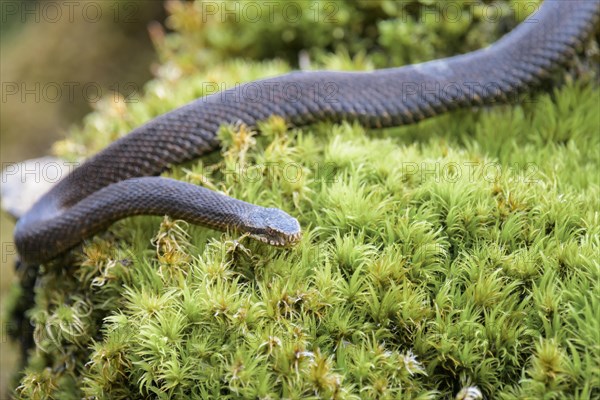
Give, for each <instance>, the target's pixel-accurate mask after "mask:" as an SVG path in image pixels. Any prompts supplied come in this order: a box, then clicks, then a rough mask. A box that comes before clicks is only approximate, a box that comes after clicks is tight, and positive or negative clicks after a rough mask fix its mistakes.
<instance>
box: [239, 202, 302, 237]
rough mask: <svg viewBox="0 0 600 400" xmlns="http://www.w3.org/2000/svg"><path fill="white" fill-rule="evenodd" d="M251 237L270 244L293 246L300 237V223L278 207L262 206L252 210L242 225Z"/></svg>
mask: <svg viewBox="0 0 600 400" xmlns="http://www.w3.org/2000/svg"><path fill="white" fill-rule="evenodd" d="M244 230H245V231H247V232H248V234H249V235H250V237H251V238H253V239H255V240H258V241H261V242H263V243H267V244H270V245H271V246H278V247H287V246H293V245H295V244H296V243H298V242H299V241H300V239H301V238H302V231H301V229H300V224H299V223H298V221H297V220H296V218H294V217H291V216H290V215H288V214H287V213H285V212H284V211H281V210H280V209H278V208H263V209H261V210H258V211H256V212H253V213H252V214H251V215H250V216H249V218H248V224H247V226H246V227H244Z"/></svg>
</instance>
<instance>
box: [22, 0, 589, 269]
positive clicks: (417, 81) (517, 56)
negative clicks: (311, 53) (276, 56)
mask: <svg viewBox="0 0 600 400" xmlns="http://www.w3.org/2000/svg"><path fill="white" fill-rule="evenodd" d="M599 14H600V1H599V0H581V1H572V0H546V1H545V2H544V4H543V6H542V7H541V8H540V9H539V10H538V11H537V12H536V13H535V14H534V15H533V16H532V17H530V18H529V19H528V20H527V21H525V22H524V23H522V24H521V25H520V26H519V27H517V28H516V29H515V30H513V31H512V32H510V33H508V34H507V35H505V36H504V37H503V38H502V39H500V40H499V41H498V42H496V43H494V44H493V45H492V46H490V47H488V48H486V49H482V50H478V51H475V52H471V53H468V54H464V55H459V56H454V57H450V58H445V59H440V60H435V61H431V62H427V63H423V64H418V65H409V66H405V67H400V68H392V69H382V70H377V71H374V72H356V73H351V72H328V71H316V72H295V73H289V74H286V75H283V76H279V77H275V78H271V79H265V80H261V81H257V82H253V83H250V84H246V85H242V86H239V87H236V88H234V89H230V90H228V91H225V92H222V93H217V94H215V95H211V96H208V97H205V98H202V99H199V100H196V101H194V102H192V103H190V104H188V105H185V106H183V107H181V108H179V109H176V110H174V111H171V112H169V113H167V114H164V115H162V116H159V117H157V118H155V119H153V120H152V121H150V122H148V123H146V124H145V125H143V126H141V127H139V128H137V129H135V130H134V131H132V132H131V133H129V134H128V135H127V136H125V137H123V138H121V139H119V140H117V141H115V142H114V143H112V144H111V145H110V146H108V147H107V148H106V149H104V150H103V151H101V152H100V153H98V154H97V155H95V156H94V157H92V158H90V159H89V160H88V161H87V162H85V163H84V164H82V165H81V166H80V167H79V168H77V169H76V170H75V171H73V172H72V173H71V174H70V175H69V176H68V177H67V179H65V180H63V181H61V182H60V183H58V184H57V185H56V186H55V187H54V188H53V189H52V190H50V191H49V192H48V193H46V194H45V195H44V196H43V197H42V198H41V199H40V200H39V201H38V202H37V203H36V204H35V205H34V206H33V207H32V208H31V209H30V210H29V211H28V212H27V213H26V214H25V215H24V216H23V217H21V218H20V219H19V220H18V222H17V226H16V228H15V235H14V236H15V243H16V246H17V249H18V251H19V254H20V256H21V258H22V259H23V260H24V261H26V262H29V263H41V262H46V261H49V260H51V259H52V258H54V257H56V256H57V255H60V254H61V253H63V252H65V251H66V250H68V249H70V248H72V247H73V246H75V245H77V244H78V243H80V242H81V241H82V240H83V239H85V238H88V237H90V236H92V235H93V234H95V233H97V232H99V231H101V230H103V229H105V228H107V227H108V226H109V225H110V224H112V223H113V222H115V221H117V220H119V219H122V218H124V217H127V216H132V215H139V214H152V215H165V214H167V215H170V216H172V217H173V218H178V219H185V220H187V221H189V222H192V223H195V224H201V225H206V226H208V227H212V228H215V229H221V230H226V229H230V228H232V229H237V230H239V231H241V232H246V233H248V234H250V236H252V237H254V238H255V239H258V240H261V241H264V242H266V243H269V244H272V245H280V246H284V245H288V244H290V243H294V242H296V241H297V240H298V239H299V238H300V226H299V224H298V222H297V221H296V220H295V219H294V218H292V217H290V216H289V215H288V214H286V213H285V212H283V211H281V210H278V209H269V208H263V207H260V206H256V205H252V204H248V203H245V202H242V201H239V200H235V199H232V198H229V197H227V196H224V195H221V194H218V193H215V192H212V191H210V190H207V189H204V188H201V187H197V186H194V185H191V184H187V183H184V182H179V181H175V180H171V179H167V178H161V177H156V176H155V175H158V174H160V173H161V172H162V171H164V170H165V169H166V168H168V167H170V166H172V165H174V164H178V163H181V162H183V161H186V160H190V159H193V158H196V157H199V156H201V155H203V154H206V153H208V152H211V151H213V150H215V149H217V148H218V147H219V141H218V140H217V138H216V132H217V130H218V128H219V126H220V125H221V124H226V123H237V122H239V121H241V122H243V123H245V124H247V125H249V126H251V127H252V126H256V123H257V122H259V121H261V120H265V119H267V118H268V117H269V116H271V115H279V116H281V117H283V118H284V119H285V120H286V121H287V122H288V123H290V124H293V125H296V126H299V125H306V124H310V123H314V122H316V121H321V120H331V121H341V120H358V121H359V122H360V123H362V124H364V125H365V126H367V127H389V126H396V125H402V124H409V123H414V122H417V121H419V120H422V119H424V118H429V117H432V116H434V115H438V114H440V113H443V112H446V111H449V110H453V109H457V108H460V107H466V106H472V105H481V104H491V103H493V102H499V101H503V100H505V99H506V97H507V96H508V95H510V94H512V93H517V92H522V91H524V90H527V89H529V88H530V87H532V86H533V85H534V84H536V83H537V82H538V81H539V80H540V79H542V78H544V77H546V76H547V75H548V73H549V72H551V71H552V70H553V69H555V68H556V67H558V66H561V65H563V64H564V63H565V62H566V61H567V60H568V59H569V58H570V57H572V56H573V55H574V49H575V48H576V47H577V46H578V45H579V44H580V43H581V41H582V40H584V39H585V38H586V36H588V35H589V33H590V31H591V30H592V29H593V28H594V26H595V24H596V22H597V19H598V16H599ZM290 86H293V87H294V90H296V91H297V96H293V98H292V97H290V96H289V93H286V90H287V88H289V87H290ZM332 88H333V91H332V90H331V89H332ZM249 93H251V94H249ZM257 93H259V94H260V95H259V96H257V95H256V94H257ZM265 94H268V95H265Z"/></svg>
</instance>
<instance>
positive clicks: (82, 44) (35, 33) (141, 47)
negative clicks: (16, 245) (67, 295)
mask: <svg viewBox="0 0 600 400" xmlns="http://www.w3.org/2000/svg"><path fill="white" fill-rule="evenodd" d="M0 13H1V24H0V33H1V39H0V50H1V56H0V71H1V82H2V90H1V93H2V102H1V103H0V104H1V107H0V157H1V162H2V166H3V167H4V166H6V165H7V164H8V163H11V162H15V161H21V160H24V159H28V158H33V157H39V156H43V155H47V154H49V153H50V150H49V149H50V147H51V145H52V143H53V142H54V141H55V140H57V139H59V138H61V137H63V136H64V135H65V134H66V132H67V130H68V128H69V127H70V126H72V125H74V124H77V123H78V122H79V121H81V119H82V117H83V116H84V115H86V114H88V113H89V112H90V111H92V109H93V107H94V105H95V104H96V103H97V101H98V100H99V99H100V98H102V97H104V96H113V95H114V93H115V92H119V93H120V94H121V95H122V96H139V91H140V90H141V88H142V86H143V84H144V83H145V82H146V81H147V80H148V79H150V78H151V77H152V73H151V69H152V65H153V63H154V62H155V61H156V53H155V51H154V49H153V46H152V42H151V40H150V36H149V35H148V24H149V23H150V22H151V21H158V22H162V21H163V20H164V19H165V16H166V12H165V7H164V3H163V2H162V1H154V0H152V1H137V0H135V1H130V0H127V1H108V0H102V1H83V2H82V1H72V2H45V1H34V0H22V1H12V0H2V1H1V2H0ZM0 218H1V219H0V224H1V226H0V228H1V229H0V236H1V237H0V240H1V242H2V246H3V248H2V254H3V256H2V265H1V266H0V308H1V311H0V312H2V313H4V312H6V307H5V304H4V303H5V301H4V300H5V294H6V293H7V291H8V290H9V288H10V286H11V285H14V284H15V280H14V275H13V263H14V260H13V257H12V253H14V251H12V247H10V246H11V245H10V242H11V241H12V229H13V226H14V224H13V221H12V220H11V219H10V218H9V217H8V216H6V215H5V214H3V213H0ZM2 321H5V319H4V318H2ZM6 336H7V335H6V327H5V326H4V325H3V327H2V341H1V343H0V354H1V363H0V367H1V371H0V393H1V395H0V397H1V398H4V393H6V390H5V388H6V385H7V381H8V379H9V377H10V373H11V372H12V370H13V368H12V366H13V365H14V362H15V361H16V358H17V357H16V356H17V354H18V352H17V349H15V348H14V347H16V345H15V344H14V343H9V342H8V341H7V337H6Z"/></svg>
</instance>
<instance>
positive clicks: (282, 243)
mask: <svg viewBox="0 0 600 400" xmlns="http://www.w3.org/2000/svg"><path fill="white" fill-rule="evenodd" d="M250 237H251V238H252V239H255V240H258V241H259V242H262V243H266V244H268V245H271V246H275V247H292V246H295V245H296V244H298V242H300V240H301V239H302V232H298V233H294V234H291V235H285V236H279V237H272V236H271V237H269V236H264V235H260V234H252V235H250Z"/></svg>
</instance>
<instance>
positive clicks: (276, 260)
mask: <svg viewBox="0 0 600 400" xmlns="http://www.w3.org/2000/svg"><path fill="white" fill-rule="evenodd" d="M380 4H381V7H391V6H392V5H393V3H391V2H380ZM181 7H183V6H181ZM174 18H186V17H185V16H184V15H183V14H181V13H179V12H176V14H175V16H174ZM190 29H191V28H190ZM194 29H195V28H194ZM179 35H181V36H179V37H178V36H174V39H173V40H181V41H183V40H187V39H189V37H190V35H189V34H186V32H185V31H183V28H180V33H179ZM344 57H345V56H344V55H342V56H340V57H338V60H341V61H340V62H342V61H343V60H344ZM335 58H336V57H332V60H333V59H335ZM179 62H180V61H177V63H179ZM165 65H166V64H165ZM165 68H166V67H165ZM288 69H289V67H288V66H287V65H286V64H284V63H279V62H250V61H247V62H243V63H242V62H238V61H234V62H228V63H223V64H217V65H215V66H213V67H211V68H207V69H204V70H203V72H202V73H200V74H198V73H194V75H187V74H185V73H184V75H183V76H180V77H178V78H177V79H173V78H169V77H167V76H161V77H159V78H157V79H156V80H155V81H153V82H152V83H151V84H149V85H148V87H147V91H146V95H145V97H144V99H143V101H142V102H140V103H137V104H131V105H127V106H126V107H124V108H123V107H121V106H122V104H117V105H115V104H114V103H113V104H111V103H103V104H102V105H101V107H100V109H99V110H98V111H97V112H96V113H94V114H92V115H90V116H89V117H88V118H87V119H86V121H85V122H84V125H83V126H82V127H81V128H80V129H79V130H77V131H74V132H73V133H72V135H71V136H70V138H69V139H68V140H66V141H64V142H62V143H60V144H58V145H57V147H56V150H57V152H58V153H60V154H61V155H63V156H66V157H69V158H79V157H82V156H85V155H88V154H91V153H93V152H95V151H97V150H98V149H99V148H101V147H103V146H104V145H106V143H108V142H110V141H111V140H113V139H114V138H115V135H117V136H118V135H121V134H124V133H126V132H127V131H129V130H130V129H131V128H133V127H134V126H137V125H139V124H141V123H142V122H144V121H145V120H148V119H150V118H152V117H153V116H155V115H157V114H160V113H162V112H165V111H167V110H169V109H172V108H175V107H177V106H178V105H180V104H183V103H185V102H187V101H188V100H190V99H192V98H195V97H198V96H201V95H203V94H205V93H206V85H205V83H206V82H213V81H214V82H221V81H225V82H229V83H235V82H236V81H238V80H240V81H248V80H253V79H256V78H259V77H262V76H270V75H275V74H278V73H282V72H285V71H287V70H288ZM599 100H600V91H598V89H597V88H595V87H593V85H585V84H569V85H566V86H564V87H563V88H561V89H558V90H555V91H554V92H552V93H550V94H542V95H540V96H539V97H536V98H535V99H534V100H533V101H531V102H529V103H526V104H524V105H520V106H501V107H495V108H492V109H485V110H480V111H478V112H475V113H474V112H472V110H468V111H462V112H457V113H453V114H451V115H446V116H442V117H439V118H435V119H432V120H429V121H425V122H424V123H421V124H418V125H415V126H407V127H401V128H395V129H389V130H383V131H370V132H366V131H365V129H363V128H361V127H360V126H358V125H351V124H348V123H342V124H339V125H333V124H328V123H322V124H318V125H316V126H313V127H309V128H304V129H290V130H287V129H286V127H285V125H284V124H283V123H282V121H281V119H279V118H276V117H275V118H271V119H270V120H269V121H266V122H265V123H263V124H261V126H260V128H261V129H260V130H261V135H256V136H255V135H253V134H252V132H250V131H249V130H248V129H246V128H245V127H237V128H233V127H223V128H222V129H221V131H220V133H219V135H220V138H221V139H222V141H223V143H224V148H223V149H222V151H221V153H220V155H218V156H212V157H206V158H203V159H201V160H198V161H196V162H192V163H189V164H188V165H185V166H179V167H177V168H175V169H174V170H173V171H171V172H169V175H170V176H174V177H176V178H178V179H181V180H184V181H187V182H191V183H195V184H202V185H204V186H207V187H210V188H215V189H218V190H222V191H224V192H226V193H228V194H229V195H231V196H233V197H237V198H240V199H243V200H246V201H249V202H255V203H258V204H261V205H264V206H276V207H280V208H282V209H284V210H286V211H288V212H289V213H290V214H292V215H294V216H296V217H297V218H298V219H299V220H300V222H301V224H302V226H303V229H304V238H303V240H302V242H301V243H300V244H299V245H298V246H297V247H295V248H293V249H287V250H280V249H274V248H271V247H269V246H266V245H263V244H260V243H256V242H253V241H250V240H246V239H240V238H239V237H237V236H236V235H235V234H232V233H219V232H214V231H210V230H207V229H204V228H201V227H196V226H191V225H188V224H187V223H185V222H183V221H172V220H170V219H168V218H164V219H161V218H146V217H144V218H132V219H128V220H124V221H121V222H119V223H117V224H115V225H114V226H113V227H112V228H111V229H110V230H109V232H107V233H105V234H103V235H99V236H98V237H96V238H94V239H92V240H89V241H87V242H86V243H85V245H84V247H83V251H78V252H75V255H76V257H77V259H78V262H76V263H75V265H74V266H72V267H67V266H66V265H63V264H61V263H60V262H56V263H54V264H53V265H47V266H45V268H44V271H45V274H44V275H43V277H42V278H41V282H40V285H39V286H38V289H37V293H36V306H35V309H34V310H33V311H32V316H33V321H34V323H35V324H36V340H37V344H38V348H37V349H36V351H35V354H34V355H33V357H32V358H31V359H30V362H29V367H28V369H27V370H26V371H25V376H24V378H23V379H22V381H21V387H20V388H19V389H18V394H19V395H21V396H22V397H27V398H38V397H39V398H43V397H44V395H51V396H54V397H57V398H70V397H82V396H87V397H97V398H111V399H112V398H143V397H146V396H153V397H157V398H169V397H179V398H189V397H192V398H194V397H195V398H206V397H215V398H217V397H218V398H240V397H243V398H257V397H259V398H280V397H286V398H299V397H303V398H304V397H306V398H375V397H377V398H423V399H424V398H437V397H440V396H441V397H449V396H454V395H456V394H457V393H458V392H459V391H461V389H465V390H466V388H467V387H469V386H476V387H477V388H479V390H481V392H482V393H483V394H484V395H485V396H486V397H492V396H493V397H495V398H504V399H513V398H514V399H516V398H544V397H547V398H568V397H576V398H589V397H594V396H598V395H600V377H599V374H598V370H597V368H596V367H597V360H598V359H599V358H600V346H599V340H598V333H597V332H599V331H600V326H599V325H600V318H599V317H598V315H597V312H596V311H597V310H598V307H599V304H598V299H599V298H600V296H599V294H600V293H599V292H600V285H599V284H598V282H599V279H598V278H599V277H600V276H599V268H598V267H599V264H598V256H597V255H598V251H599V244H600V240H599V233H600V232H599V229H600V228H598V227H599V226H600V224H599V221H598V213H597V210H598V206H599V204H598V198H599V196H598V195H599V186H598V185H599V182H598V176H597V171H598V168H599V167H600V154H599V152H598V148H599V147H598V145H599V143H598V141H599V139H598V135H597V131H598V125H599V121H598V117H597V114H596V111H597V110H596V108H597V105H598V102H599Z"/></svg>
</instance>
